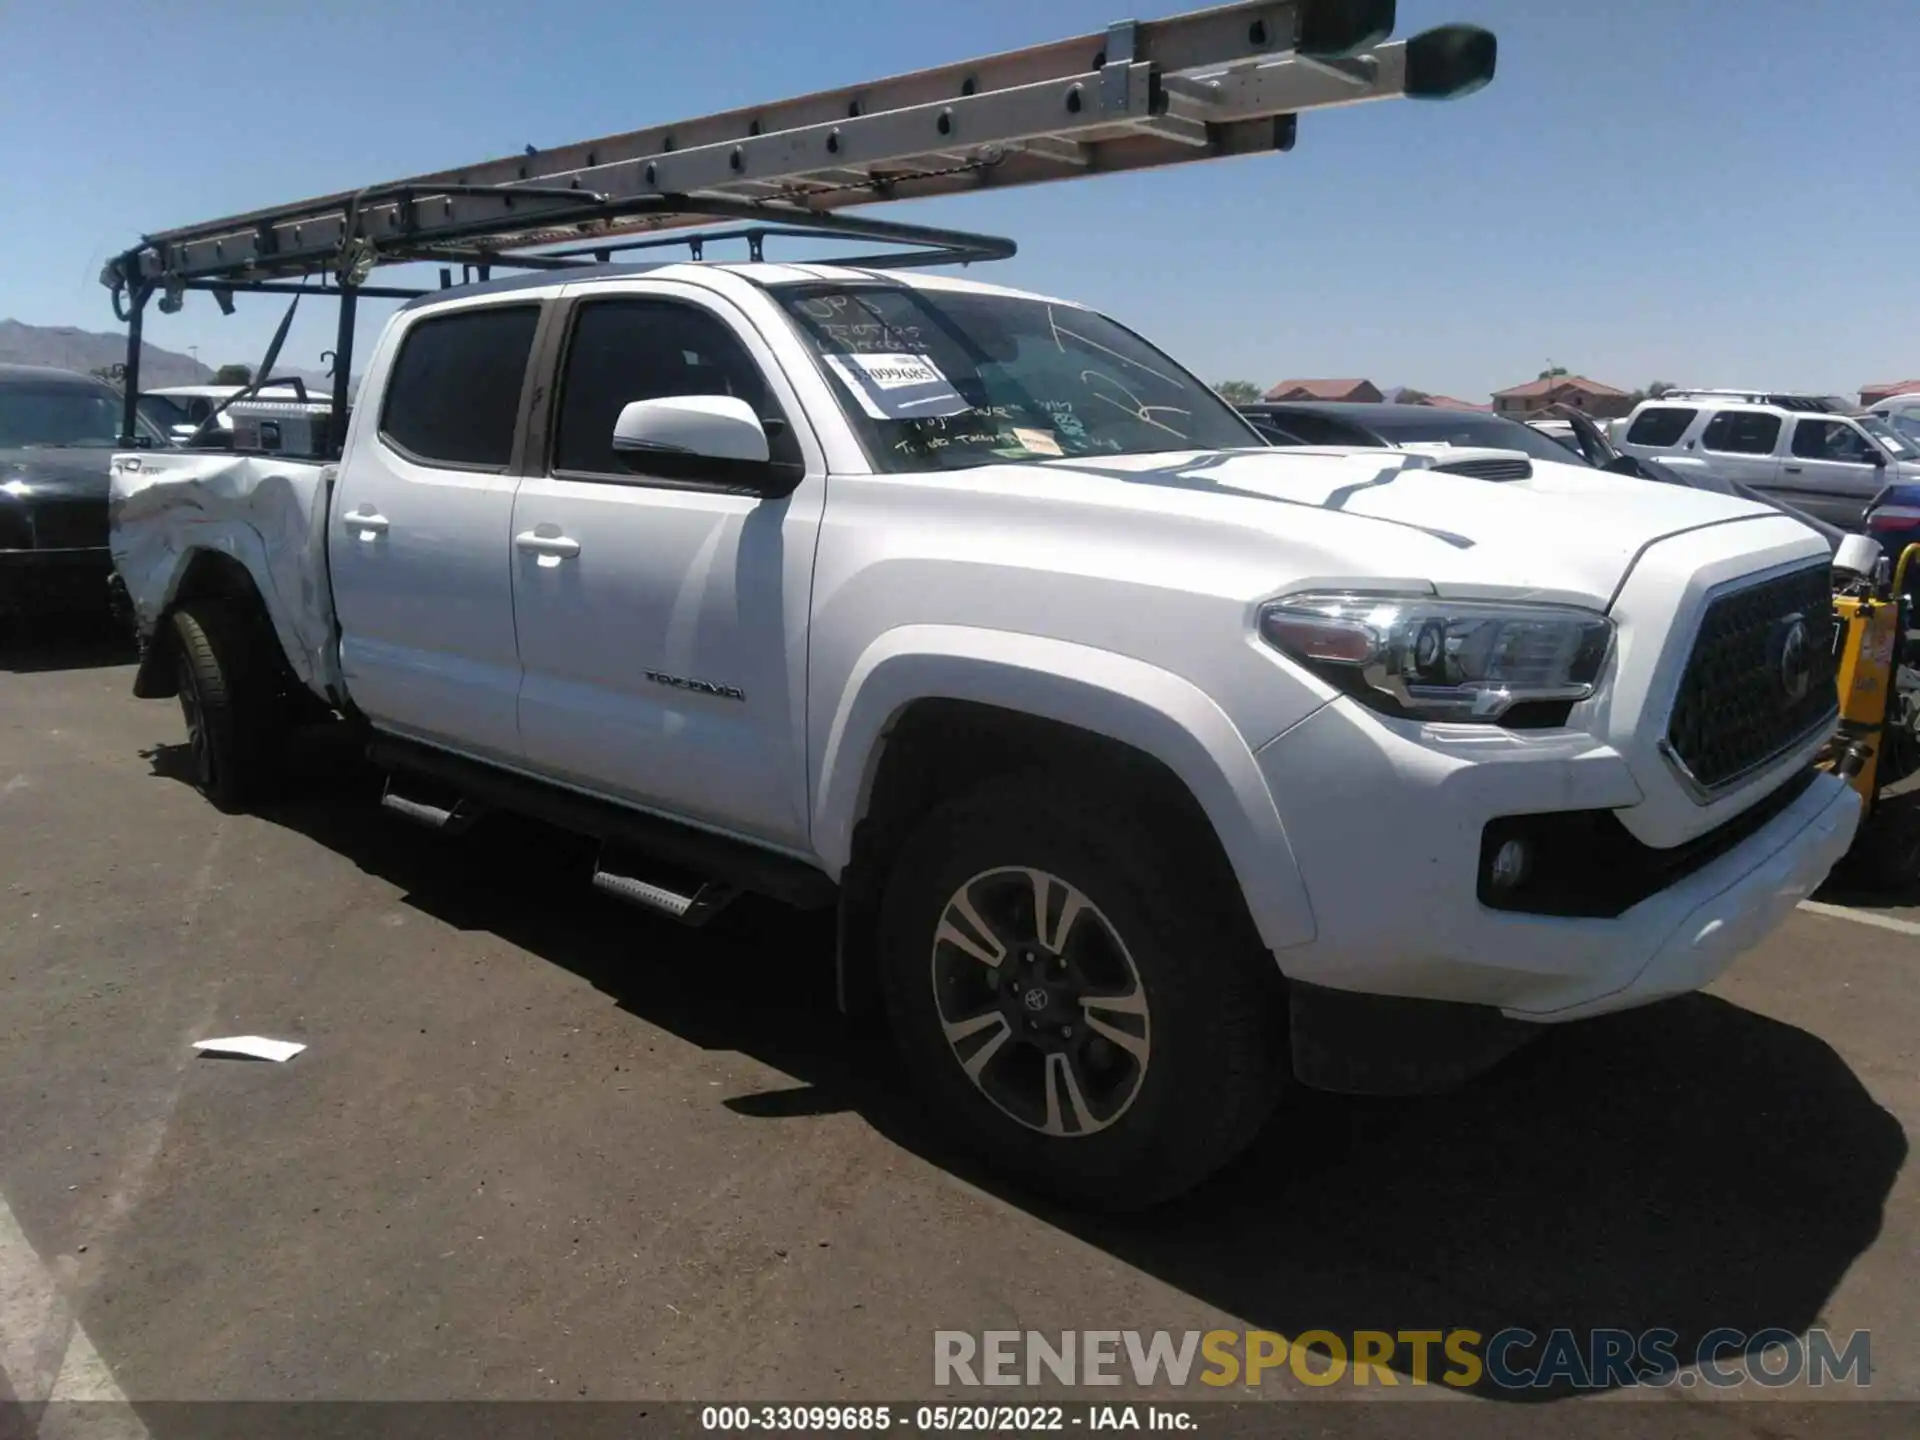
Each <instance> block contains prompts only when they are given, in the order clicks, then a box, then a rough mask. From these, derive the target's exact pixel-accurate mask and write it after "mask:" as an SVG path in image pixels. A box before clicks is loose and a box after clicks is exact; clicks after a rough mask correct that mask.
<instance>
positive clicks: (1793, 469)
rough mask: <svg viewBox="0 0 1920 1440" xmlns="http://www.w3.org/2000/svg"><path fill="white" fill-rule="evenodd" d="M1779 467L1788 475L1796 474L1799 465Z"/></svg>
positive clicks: (1798, 470) (1798, 471)
mask: <svg viewBox="0 0 1920 1440" xmlns="http://www.w3.org/2000/svg"><path fill="white" fill-rule="evenodd" d="M1780 468H1781V469H1782V470H1784V471H1785V472H1786V473H1787V474H1789V475H1798V474H1799V473H1800V467H1799V466H1798V465H1783V466H1781V467H1780Z"/></svg>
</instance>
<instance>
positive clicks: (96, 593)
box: [0, 546, 113, 616]
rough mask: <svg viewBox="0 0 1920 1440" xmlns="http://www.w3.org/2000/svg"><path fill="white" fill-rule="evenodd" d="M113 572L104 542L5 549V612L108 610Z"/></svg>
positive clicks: (1, 569)
mask: <svg viewBox="0 0 1920 1440" xmlns="http://www.w3.org/2000/svg"><path fill="white" fill-rule="evenodd" d="M112 574H113V552H112V551H110V550H108V549H107V548H106V547H105V546H99V547H93V546H88V547H84V548H76V549H70V550H0V616H10V615H19V616H26V615H58V614H74V613H76V612H87V611H101V612H104V611H105V610H106V608H107V581H108V579H109V577H110V576H112Z"/></svg>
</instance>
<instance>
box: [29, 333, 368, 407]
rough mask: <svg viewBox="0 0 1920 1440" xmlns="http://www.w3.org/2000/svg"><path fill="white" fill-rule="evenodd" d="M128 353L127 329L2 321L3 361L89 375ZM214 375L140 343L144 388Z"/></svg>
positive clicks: (315, 377) (322, 381)
mask: <svg viewBox="0 0 1920 1440" xmlns="http://www.w3.org/2000/svg"><path fill="white" fill-rule="evenodd" d="M126 358H127V337H126V335H125V334H124V333H120V334H116V333H114V332H112V331H98V330H82V329H80V328H79V327H78V326H75V325H28V324H25V323H24V322H22V321H19V320H0V365H52V366H55V367H56V368H58V369H61V370H78V371H80V372H81V373H82V374H85V373H87V372H89V371H93V370H99V369H103V368H104V367H106V366H109V365H120V364H124V363H125V362H126ZM247 363H248V364H252V363H254V362H252V361H248V362H247ZM277 374H278V375H280V376H293V375H298V376H299V377H300V378H301V379H302V380H305V381H306V382H307V384H308V385H317V386H320V387H322V388H323V389H325V388H328V387H330V386H331V384H332V382H331V381H329V380H328V379H327V377H326V376H325V375H323V374H322V373H320V372H319V371H317V370H297V369H293V368H291V367H288V366H285V365H282V366H280V367H278V371H277ZM212 380H213V367H212V366H211V365H206V364H203V363H201V362H200V361H198V360H196V359H194V358H193V357H192V356H191V355H182V354H179V353H178V352H177V351H173V350H162V349H161V348H160V347H159V346H158V345H152V344H143V345H141V347H140V388H141V389H143V390H157V389H160V388H162V387H163V386H168V385H206V384H209V383H211V382H212Z"/></svg>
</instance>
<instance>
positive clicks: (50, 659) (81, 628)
mask: <svg viewBox="0 0 1920 1440" xmlns="http://www.w3.org/2000/svg"><path fill="white" fill-rule="evenodd" d="M139 658H140V657H139V651H138V649H137V648H136V647H135V645H134V642H133V639H132V637H131V636H129V635H128V634H127V633H126V632H125V631H124V630H122V629H121V628H120V627H119V626H118V625H116V624H115V623H114V622H113V621H111V620H109V619H107V618H106V617H104V616H95V615H76V616H60V617H58V618H54V619H45V620H41V619H35V620H20V619H9V620H0V671H11V672H13V673H14V674H16V675H32V674H39V673H42V672H44V671H48V670H96V669H100V668H102V667H104V666H108V665H131V664H132V663H133V662H134V661H135V660H137V659H139Z"/></svg>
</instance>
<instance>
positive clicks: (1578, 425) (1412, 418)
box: [1238, 400, 1847, 550]
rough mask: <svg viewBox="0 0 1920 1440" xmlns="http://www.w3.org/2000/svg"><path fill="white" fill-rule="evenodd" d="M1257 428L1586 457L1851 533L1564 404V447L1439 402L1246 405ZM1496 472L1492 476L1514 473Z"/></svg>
mask: <svg viewBox="0 0 1920 1440" xmlns="http://www.w3.org/2000/svg"><path fill="white" fill-rule="evenodd" d="M1238 409H1239V411H1240V413H1241V414H1242V415H1244V416H1246V417H1247V419H1248V420H1249V421H1250V422H1251V423H1252V425H1253V428H1254V429H1256V430H1258V431H1259V432H1260V433H1261V434H1262V435H1263V436H1265V437H1266V439H1267V441H1268V443H1269V444H1273V445H1365V446H1369V447H1374V448H1386V449H1393V448H1396V447H1398V446H1401V445H1459V446H1471V447H1474V448H1479V449H1493V450H1518V451H1519V452H1521V453H1522V454H1524V455H1526V456H1528V457H1529V458H1530V459H1533V460H1551V461H1553V462H1555V463H1556V464H1560V465H1578V464H1581V463H1582V462H1583V461H1584V462H1585V463H1586V464H1588V465H1591V466H1592V467H1593V468H1594V469H1596V470H1606V471H1609V472H1611V473H1613V474H1616V475H1632V476H1635V477H1637V478H1639V479H1643V480H1656V481H1659V482H1660V483H1661V484H1664V485H1685V486H1687V487H1688V488H1690V489H1694V490H1712V491H1714V492H1716V493H1718V494H1721V495H1737V496H1739V497H1740V498H1741V499H1742V500H1752V501H1754V502H1755V503H1757V504H1760V505H1766V506H1768V507H1770V508H1772V509H1774V510H1779V511H1781V512H1783V513H1784V514H1788V515H1791V516H1792V517H1793V518H1794V519H1796V520H1798V521H1799V522H1800V523H1801V524H1803V525H1805V526H1807V527H1808V528H1809V529H1812V530H1817V531H1818V532H1819V533H1820V535H1821V538H1823V539H1824V540H1825V541H1826V542H1827V544H1828V546H1829V547H1830V548H1833V549H1836V550H1837V549H1838V548H1839V545H1840V542H1841V540H1842V539H1844V538H1845V537H1846V533H1847V532H1846V531H1844V530H1842V529H1840V528H1839V527H1838V526H1836V525H1829V524H1828V523H1827V522H1826V521H1824V520H1819V519H1816V518H1814V517H1813V516H1811V515H1808V514H1807V513H1805V512H1804V511H1801V510H1796V509H1794V508H1793V507H1792V506H1791V505H1783V504H1781V503H1780V502H1779V501H1778V500H1774V499H1772V498H1770V497H1769V496H1766V495H1762V494H1760V493H1759V492H1758V491H1757V490H1753V489H1751V488H1749V487H1748V486H1745V485H1742V484H1740V483H1739V482H1738V481H1736V480H1726V479H1722V478H1720V477H1718V476H1714V475H1709V474H1707V473H1706V471H1705V469H1704V468H1700V469H1695V468H1692V467H1688V466H1682V465H1669V464H1663V463H1661V462H1659V461H1654V460H1641V459H1638V458H1636V457H1634V456H1631V455H1627V454H1624V453H1623V452H1621V451H1620V450H1618V449H1616V448H1615V447H1614V445H1613V443H1612V442H1611V441H1610V440H1608V439H1607V437H1606V436H1605V435H1604V434H1603V433H1601V430H1600V427H1599V426H1597V425H1595V424H1594V423H1593V421H1592V419H1591V418H1590V417H1588V416H1586V415H1583V414H1580V413H1579V412H1577V411H1573V410H1569V409H1565V408H1560V409H1558V410H1556V412H1555V415H1556V418H1558V419H1564V420H1566V421H1568V422H1569V423H1570V424H1571V425H1572V427H1573V439H1574V442H1575V443H1574V444H1572V445H1568V444H1563V443H1562V442H1561V441H1559V440H1556V439H1554V438H1553V437H1552V436H1550V435H1544V434H1542V433H1541V432H1540V431H1538V430H1536V429H1534V428H1533V427H1532V426H1531V425H1523V424H1521V423H1520V422H1519V421H1518V420H1509V419H1507V418H1506V417H1505V416H1504V415H1491V414H1487V413H1484V412H1482V411H1478V410H1446V409H1442V408H1441V407H1439V406H1437V405H1394V404H1390V403H1383V404H1372V405H1369V404H1352V403H1347V402H1344V401H1343V402H1339V403H1333V402H1329V403H1326V404H1315V403H1313V402H1311V401H1296V400H1279V401H1262V402H1260V403H1258V404H1251V405H1242V406H1239V407H1238ZM1488 473H1489V478H1494V479H1500V478H1506V477H1503V476H1499V475H1494V474H1492V473H1491V472H1488Z"/></svg>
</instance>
